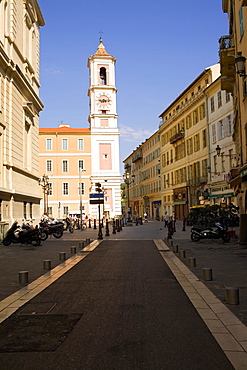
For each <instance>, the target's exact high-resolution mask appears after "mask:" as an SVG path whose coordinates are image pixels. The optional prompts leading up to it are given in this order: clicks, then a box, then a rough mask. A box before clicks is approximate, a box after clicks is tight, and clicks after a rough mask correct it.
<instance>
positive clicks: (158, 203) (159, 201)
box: [153, 200, 161, 206]
mask: <svg viewBox="0 0 247 370" xmlns="http://www.w3.org/2000/svg"><path fill="white" fill-rule="evenodd" d="M160 204H161V200H155V201H154V202H153V205H154V206H158V205H160Z"/></svg>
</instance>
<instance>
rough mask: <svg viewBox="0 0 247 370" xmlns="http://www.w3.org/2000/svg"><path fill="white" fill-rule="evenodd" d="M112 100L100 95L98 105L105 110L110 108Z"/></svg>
mask: <svg viewBox="0 0 247 370" xmlns="http://www.w3.org/2000/svg"><path fill="white" fill-rule="evenodd" d="M110 104H111V100H110V97H109V96H107V95H99V96H98V97H97V105H99V106H100V107H104V108H110Z"/></svg>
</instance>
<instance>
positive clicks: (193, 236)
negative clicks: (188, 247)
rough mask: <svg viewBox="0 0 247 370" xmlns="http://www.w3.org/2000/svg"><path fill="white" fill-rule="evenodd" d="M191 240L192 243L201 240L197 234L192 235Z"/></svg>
mask: <svg viewBox="0 0 247 370" xmlns="http://www.w3.org/2000/svg"><path fill="white" fill-rule="evenodd" d="M190 239H191V241H192V242H199V240H200V239H201V238H200V236H199V235H197V234H195V233H192V234H191V236H190Z"/></svg>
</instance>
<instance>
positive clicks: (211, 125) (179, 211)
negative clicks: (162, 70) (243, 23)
mask: <svg viewBox="0 0 247 370" xmlns="http://www.w3.org/2000/svg"><path fill="white" fill-rule="evenodd" d="M219 69H220V65H219V64H216V65H214V66H212V67H209V68H207V69H205V70H204V71H203V72H202V73H201V74H200V75H199V76H198V77H197V78H196V79H195V80H194V81H193V82H192V83H191V84H190V85H189V86H188V87H187V88H186V89H185V90H184V91H183V92H182V93H181V94H180V95H179V96H178V97H177V99H175V100H174V101H173V102H172V103H171V104H170V105H169V106H168V107H167V108H166V109H165V110H164V111H163V113H162V114H161V115H160V118H161V119H162V122H161V124H160V126H159V129H158V130H157V131H156V132H155V133H154V134H153V135H152V136H151V137H150V138H148V139H146V141H145V142H143V143H142V144H140V146H139V147H138V148H136V149H135V150H134V151H133V153H132V154H131V155H130V156H129V157H127V158H126V159H125V160H124V169H125V174H128V176H127V177H128V178H129V179H133V181H132V180H131V181H130V185H129V189H128V190H129V198H130V199H129V204H130V207H131V213H132V215H133V216H135V215H139V214H142V213H144V212H147V213H148V214H149V215H150V217H152V218H155V219H162V217H164V215H165V213H166V212H167V213H168V215H169V216H172V215H174V216H175V217H176V218H177V219H183V218H184V217H187V215H188V213H189V211H190V208H191V207H195V206H201V205H213V204H219V205H221V206H223V207H225V206H227V205H228V204H229V203H233V204H235V205H237V203H236V194H235V193H234V192H233V190H232V189H231V187H230V184H229V179H230V170H231V168H232V165H233V164H234V165H235V166H237V165H238V163H239V159H238V158H237V156H236V154H235V153H236V150H235V144H234V142H233V139H232V135H233V98H232V97H231V95H230V94H229V93H227V92H225V91H222V90H221V79H220V73H219ZM217 147H218V148H220V153H217V150H216V148H217ZM125 177H126V176H125Z"/></svg>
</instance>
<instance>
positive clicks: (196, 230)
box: [190, 222, 230, 243]
mask: <svg viewBox="0 0 247 370" xmlns="http://www.w3.org/2000/svg"><path fill="white" fill-rule="evenodd" d="M214 225H215V227H216V229H213V228H212V227H201V226H192V228H191V230H190V232H191V235H190V238H191V241H193V242H198V241H199V240H201V239H222V240H223V242H226V243H227V242H229V240H230V235H229V233H228V231H227V228H226V226H224V225H222V224H221V223H220V222H215V224H214Z"/></svg>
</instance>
